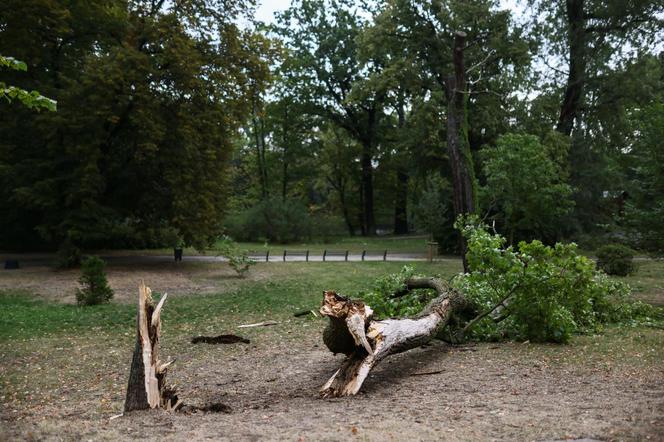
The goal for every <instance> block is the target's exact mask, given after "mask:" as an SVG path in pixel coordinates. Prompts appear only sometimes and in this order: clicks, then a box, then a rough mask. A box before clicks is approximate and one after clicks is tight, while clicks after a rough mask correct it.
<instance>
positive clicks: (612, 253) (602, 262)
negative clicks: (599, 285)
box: [596, 244, 634, 276]
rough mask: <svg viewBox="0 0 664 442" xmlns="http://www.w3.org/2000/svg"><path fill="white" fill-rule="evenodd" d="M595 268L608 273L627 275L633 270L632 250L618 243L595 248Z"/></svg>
mask: <svg viewBox="0 0 664 442" xmlns="http://www.w3.org/2000/svg"><path fill="white" fill-rule="evenodd" d="M596 253H597V268H599V269H601V270H602V271H604V272H605V273H607V274H608V275H618V276H627V275H629V274H630V273H632V272H633V271H634V262H633V259H634V251H633V250H632V249H630V248H629V247H626V246H623V245H620V244H608V245H605V246H602V247H600V248H599V249H597V252H596Z"/></svg>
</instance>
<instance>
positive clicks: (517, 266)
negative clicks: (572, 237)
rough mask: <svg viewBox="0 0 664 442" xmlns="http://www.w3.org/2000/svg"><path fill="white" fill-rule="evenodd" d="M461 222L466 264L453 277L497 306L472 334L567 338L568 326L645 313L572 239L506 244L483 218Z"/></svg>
mask: <svg viewBox="0 0 664 442" xmlns="http://www.w3.org/2000/svg"><path fill="white" fill-rule="evenodd" d="M462 228H463V234H464V235H465V236H466V238H467V239H468V262H469V264H470V268H471V272H470V273H469V274H466V275H464V276H463V277H461V278H459V279H457V280H456V282H455V284H456V286H457V287H458V288H459V289H460V290H462V291H463V292H464V293H465V294H466V295H467V296H468V297H469V298H470V299H471V300H472V301H473V302H474V303H475V304H476V305H477V306H478V307H479V311H481V312H486V311H490V310H491V309H493V308H494V307H496V306H498V307H497V308H496V310H495V312H496V314H495V315H493V316H492V315H487V317H486V318H485V319H483V320H481V321H480V322H478V323H477V324H475V325H474V327H473V328H472V330H471V332H472V335H473V336H477V337H481V338H485V339H486V338H488V339H503V338H509V339H521V340H525V339H529V340H531V341H537V342H546V341H549V342H566V341H568V340H569V338H570V337H571V335H572V334H574V333H583V332H588V331H592V330H595V329H596V328H597V327H599V326H600V325H601V324H603V323H607V322H619V321H625V320H630V319H634V318H636V317H637V316H638V315H641V314H648V313H649V309H648V307H647V306H646V305H643V304H640V303H637V302H633V301H631V300H630V288H629V286H627V285H626V284H623V283H620V282H616V281H613V280H611V279H609V278H608V277H607V276H606V275H605V274H604V273H602V272H597V271H596V270H595V263H594V262H593V261H592V260H591V259H589V258H587V257H585V256H583V255H579V254H578V253H577V251H576V245H575V244H573V243H572V244H562V243H557V244H556V245H555V246H553V247H549V246H545V245H544V244H542V243H541V242H540V241H537V240H535V241H532V242H529V243H527V242H520V243H519V244H518V246H517V247H513V246H508V247H506V246H505V242H506V241H505V238H503V237H502V236H500V235H497V234H491V233H489V232H487V230H486V228H485V227H483V226H477V225H473V224H468V225H465V226H462Z"/></svg>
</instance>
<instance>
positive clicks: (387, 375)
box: [0, 261, 664, 440]
mask: <svg viewBox="0 0 664 442" xmlns="http://www.w3.org/2000/svg"><path fill="white" fill-rule="evenodd" d="M661 265H662V263H661V262H654V263H652V264H649V265H647V266H645V267H644V266H642V267H641V268H640V269H639V272H641V271H644V273H643V274H641V273H637V274H636V275H634V276H631V277H629V278H625V279H627V280H630V281H635V282H639V281H640V284H641V285H640V286H639V288H638V290H639V292H638V294H639V296H640V297H643V298H648V297H650V298H652V299H661V298H660V297H661V293H660V292H659V290H660V288H661V286H662V282H663V277H662V274H663V273H662V272H658V270H661V268H662V267H661ZM402 266H403V264H402V263H390V262H387V263H383V262H369V263H328V264H324V263H271V264H259V265H257V267H256V268H254V269H252V270H251V272H250V276H249V277H248V278H246V279H244V280H241V279H231V280H229V279H227V278H225V277H224V281H223V283H224V285H223V291H221V292H219V293H214V294H204V295H196V294H190V295H187V296H177V294H176V293H174V292H170V293H171V295H170V297H169V300H168V301H167V303H166V307H165V310H164V313H163V316H162V318H163V321H164V323H163V338H162V354H163V359H170V358H177V362H176V363H175V366H174V368H173V371H172V373H171V374H169V379H170V380H171V381H172V382H174V383H176V384H177V385H178V388H179V391H181V393H182V397H183V398H184V399H185V401H186V402H187V403H193V404H198V405H204V404H206V403H211V402H218V401H222V402H224V403H227V404H230V405H231V406H232V408H233V410H234V411H233V413H232V414H231V415H229V416H227V417H226V416H224V417H221V418H220V417H215V416H199V417H193V416H192V417H189V418H187V417H173V418H172V419H175V420H174V421H173V422H176V423H177V427H178V428H179V431H184V432H185V433H186V434H190V433H191V434H193V436H190V437H191V438H192V439H198V438H201V439H202V438H205V437H213V438H214V437H215V434H216V433H215V431H218V429H219V428H222V429H223V431H224V434H225V435H226V437H230V438H236V439H243V438H245V437H249V436H248V433H242V431H245V430H242V428H245V427H252V428H253V427H257V428H260V426H261V425H262V424H263V423H265V422H266V420H265V419H266V418H265V416H273V417H274V419H277V420H279V424H278V425H280V428H282V429H283V430H282V431H284V433H278V434H277V435H275V436H274V437H271V436H270V434H273V435H274V433H269V432H268V433H265V432H261V431H258V430H257V431H258V433H259V434H260V435H262V437H263V438H277V439H290V440H296V439H297V438H298V437H299V434H300V433H298V431H300V429H301V428H319V430H310V433H308V434H309V435H311V437H306V439H312V440H318V439H320V438H325V437H328V436H329V434H333V435H334V436H333V437H331V439H344V438H345V437H344V435H345V434H346V433H341V434H338V433H329V432H330V431H338V430H337V429H336V427H334V428H331V427H330V425H331V424H330V422H329V420H326V419H324V418H323V417H322V416H321V417H319V416H318V414H317V413H315V411H314V410H317V409H320V410H323V409H325V410H329V412H330V413H331V414H333V415H337V416H346V414H345V413H349V411H348V408H349V407H352V409H353V413H352V414H353V417H352V418H351V419H355V420H351V421H350V422H351V423H352V422H355V423H353V424H352V425H353V426H354V427H357V428H359V430H358V431H359V435H360V437H362V435H364V438H365V439H368V440H381V439H383V437H384V436H386V435H388V434H392V433H390V432H392V431H397V432H398V431H405V433H404V434H408V435H409V436H410V437H411V438H415V439H417V438H421V439H427V438H435V437H434V436H431V435H428V433H426V431H428V430H427V427H426V426H423V425H421V423H422V422H428V423H429V424H431V421H432V420H433V422H434V424H435V425H438V426H439V427H440V428H441V430H440V431H448V429H449V428H454V429H455V431H458V432H459V433H458V434H459V437H460V439H458V440H463V439H474V438H477V437H478V436H479V435H483V434H486V432H487V431H491V432H493V433H492V434H493V436H492V437H496V438H498V439H501V438H512V439H535V438H542V437H541V436H543V437H544V438H547V437H550V438H559V439H560V438H564V437H563V436H570V435H571V436H596V437H599V438H601V437H602V436H604V437H606V438H611V437H615V435H617V437H618V438H619V439H625V438H627V439H630V438H646V437H648V436H650V437H653V436H654V435H656V434H661V433H659V432H660V430H661V429H662V428H664V420H662V419H660V418H657V417H656V414H654V415H653V413H654V412H653V411H652V410H651V409H650V408H648V407H651V406H652V405H649V404H651V403H649V402H647V400H649V399H648V398H649V397H652V394H655V390H652V388H655V387H653V385H655V386H656V385H660V386H661V385H662V381H664V372H663V371H662V367H661V361H662V360H663V359H664V331H663V330H661V329H657V328H648V327H629V326H620V327H618V326H610V327H607V328H606V329H605V330H604V331H603V332H602V333H599V334H596V335H589V336H578V337H575V338H574V339H573V340H572V342H571V343H570V344H569V345H564V346H561V345H550V344H521V343H499V344H491V343H483V344H478V345H476V346H472V345H471V346H468V347H465V348H460V349H458V350H456V349H454V348H452V349H448V348H447V347H441V346H440V344H436V345H434V346H432V347H431V348H429V349H424V350H420V349H418V350H412V351H411V352H409V353H408V354H405V355H399V356H395V357H394V359H393V362H394V363H393V362H392V361H390V360H388V361H386V363H384V364H383V365H382V366H381V369H380V370H378V371H377V372H376V376H377V379H376V380H374V381H373V382H369V383H368V384H367V386H366V393H365V394H362V395H360V397H358V398H355V399H348V400H342V401H321V400H320V399H317V398H316V389H317V388H318V387H319V386H320V385H321V384H322V383H323V382H324V381H325V380H326V378H327V377H329V375H330V374H331V372H332V371H333V370H335V369H336V366H338V364H339V362H340V359H339V357H337V358H334V357H333V356H332V355H331V354H330V353H329V352H327V350H326V349H325V348H324V346H323V345H322V342H321V332H322V329H323V327H324V325H325V320H323V319H322V318H318V317H314V316H313V315H308V316H305V317H302V318H295V317H293V313H294V312H297V311H301V310H305V309H312V310H317V307H318V305H319V303H320V299H321V292H322V290H326V289H335V290H338V291H340V292H341V293H344V294H346V295H351V296H357V294H358V293H360V292H361V291H363V290H368V289H369V288H370V287H371V285H372V283H373V281H374V279H375V278H376V277H379V276H382V275H384V274H386V273H391V272H395V271H398V270H399V269H400V268H401V267H402ZM413 266H415V267H416V269H417V271H418V272H421V273H424V274H428V275H432V274H438V275H440V276H442V277H444V278H450V277H452V276H453V275H454V274H456V273H457V272H458V271H459V270H460V263H459V262H458V261H457V262H454V261H444V262H438V263H432V264H429V263H423V262H419V263H414V264H413ZM198 267H201V268H205V269H209V268H211V267H213V265H211V264H207V263H206V264H201V265H193V264H192V265H189V267H187V269H188V271H190V272H191V273H196V271H197V268H198ZM251 273H254V274H255V276H256V278H255V279H252V276H251ZM639 275H640V276H639ZM198 277H200V276H196V275H194V276H193V279H196V278H198ZM630 278H631V279H630ZM147 281H148V282H149V281H150V279H147ZM210 281H214V278H208V280H207V283H210ZM229 284H230V286H229ZM158 296H159V295H158V294H156V297H158ZM0 311H2V312H3V313H2V315H0V405H1V407H2V410H1V411H0V439H5V440H11V439H17V438H19V439H22V438H29V437H34V438H37V439H40V438H53V437H63V438H65V439H75V438H78V437H83V438H85V439H89V438H97V437H99V438H105V439H117V438H120V439H123V438H136V437H140V436H143V437H145V436H146V435H150V436H151V437H152V436H153V433H151V431H155V430H154V428H155V425H153V424H152V423H150V422H149V421H147V422H146V421H145V417H141V415H140V414H138V415H137V417H128V418H123V419H120V420H117V421H113V423H112V424H109V423H108V422H109V421H108V418H109V417H110V416H113V415H116V414H117V413H120V412H121V409H122V404H123V400H124V392H125V388H126V380H127V372H128V368H129V361H130V359H131V352H132V350H133V343H134V339H135V330H134V327H135V325H134V324H135V322H134V321H135V316H134V315H135V305H134V303H133V302H127V301H126V300H123V301H121V302H118V301H114V302H112V303H111V304H108V305H102V306H94V307H85V308H82V307H77V306H75V305H71V304H66V303H62V302H52V301H47V300H44V299H39V298H36V297H35V296H33V295H32V294H31V293H29V292H26V291H21V290H3V291H0ZM266 320H273V321H277V322H279V324H277V325H274V326H270V327H258V328H249V329H238V328H237V326H238V325H240V324H246V323H253V322H259V321H266ZM222 333H235V334H239V335H241V336H243V337H245V338H248V339H250V340H251V344H249V345H244V344H234V345H227V346H209V345H200V344H199V345H192V344H190V342H189V341H190V339H191V337H193V336H198V335H206V336H216V335H218V334H222ZM418 361H419V362H418ZM420 364H421V365H420ZM420 371H424V372H431V373H440V374H433V375H431V376H433V378H429V377H428V376H423V377H420V376H416V377H409V376H410V375H409V374H408V373H414V372H420ZM448 373H453V376H454V383H452V384H449V383H447V381H446V379H447V378H446V376H447V375H448ZM570 380H572V381H570ZM392 382H397V386H399V387H398V391H399V392H400V393H399V395H397V396H395V394H396V392H393V391H391V390H390V388H387V387H386V386H387V385H390V384H391V383H392ZM430 382H435V383H437V384H439V385H441V386H443V387H445V385H447V387H445V388H443V389H442V390H439V389H436V388H434V389H433V390H432V389H431V385H430ZM570 382H572V383H571V384H570ZM503 384H504V385H503ZM572 384H573V387H572ZM501 385H502V386H501ZM381 386H382V387H383V388H382V389H381ZM450 388H452V390H450ZM557 389H559V390H560V391H559V392H558V393H555V394H553V395H552V393H551V392H552V391H556V390H557ZM450 391H456V392H457V393H458V394H461V395H462V396H455V394H457V393H454V394H453V395H452V396H449V395H450V394H452V393H450ZM616 392H618V393H616ZM365 395H366V396H365ZM440 395H443V396H444V397H446V398H447V399H446V400H437V399H436V397H437V396H440ZM446 395H447V396H446ZM506 395H507V396H506ZM459 397H463V400H462V401H461V402H459V403H458V404H463V403H467V402H468V401H471V402H472V404H471V405H469V407H470V408H465V409H464V408H463V407H462V405H458V404H457V405H455V406H453V407H452V411H450V410H449V407H450V405H445V404H446V403H451V402H457V401H458V400H459ZM350 401H352V402H350ZM368 401H372V402H371V403H369V402H368ZM373 401H376V402H373ZM524 401H525V403H524ZM609 402H610V403H611V404H612V405H611V406H612V407H613V408H614V409H615V412H614V411H611V412H610V413H609V412H608V411H606V410H603V408H602V407H603V406H604V405H603V404H606V403H609ZM362 404H364V405H362ZM473 404H474V405H473ZM396 405H398V406H396ZM655 405H657V404H655ZM365 406H367V408H365ZM393 406H395V408H394V413H396V414H394V416H393V415H392V414H389V413H391V412H388V414H389V416H386V417H385V420H384V421H381V422H382V424H381V425H387V426H386V427H381V428H379V432H378V433H372V432H371V431H373V430H370V429H369V428H367V426H366V425H364V426H363V424H364V422H367V423H368V422H374V420H372V418H371V416H373V412H372V411H371V410H372V408H373V407H378V408H380V409H383V410H388V409H390V407H393ZM460 406H461V407H462V408H459V409H457V408H458V407H460ZM404 407H405V408H404ZM445 407H447V408H445ZM455 407H456V408H455ZM501 407H503V408H501ZM520 407H525V408H526V409H527V410H528V413H527V415H526V416H524V415H523V413H521V412H520V411H519V410H521V408H520ZM588 407H590V408H591V409H593V410H595V409H596V410H595V412H596V413H600V414H601V415H602V419H600V420H592V419H591V420H589V421H587V420H583V421H581V420H578V419H580V418H578V419H577V420H575V419H576V418H575V417H574V416H575V413H576V414H578V416H581V415H582V414H583V416H586V415H585V414H584V413H587V411H584V410H587V409H588ZM638 407H641V408H638ZM402 408H403V410H402ZM613 408H612V409H613ZM485 409H486V410H489V411H490V410H501V409H502V410H503V411H500V412H499V413H501V414H499V415H495V414H485V413H486V412H485V411H483V410H485ZM266 410H270V411H266ZM455 410H456V411H455ZM464 410H465V411H464ZM602 410H603V411H602ZM639 410H641V411H639ZM643 410H646V411H643ZM452 412H453V413H452ZM403 413H406V414H405V415H407V416H411V418H412V419H414V420H413V421H409V423H408V424H407V425H406V426H405V427H402V426H399V428H392V427H389V422H399V419H402V418H403V416H404V414H403ZM450 413H452V414H451V415H450ZM491 413H494V411H491ZM496 413H498V412H496ZM570 413H571V414H570ZM606 413H609V415H607V414H606ZM625 413H632V415H634V416H636V417H635V420H633V421H630V422H622V421H620V418H619V417H618V416H621V415H625ZM639 413H641V414H639ZM432 415H433V416H438V417H433V418H432V417H431V416H432ZM160 416H161V415H160ZM450 416H451V417H450ZM454 416H456V417H454ZM488 416H489V417H490V416H493V417H490V418H489V417H488ZM607 416H608V417H607ZM653 416H654V417H653ZM346 418H349V416H346ZM496 418H498V419H499V421H498V422H496V421H495V419H496ZM124 419H126V420H124ZM159 419H161V420H164V419H166V421H169V422H170V419H171V418H166V417H160V418H159ZM183 419H184V420H183ZM270 419H272V418H270ZM321 419H322V420H321ZM436 419H438V420H439V421H436ZM441 419H442V421H441ZM449 419H451V420H449ZM584 419H585V417H584ZM63 422H68V424H67V425H66V426H64V427H63V425H64V424H63ZM160 422H161V421H160ZM436 422H438V423H436ZM607 422H608V423H607ZM159 425H161V424H159ZM159 425H156V426H157V427H159ZM164 425H165V426H168V425H170V424H168V425H167V424H164ZM607 425H608V426H607ZM303 426H304V427H303ZM517 426H518V427H519V428H522V427H523V428H522V429H521V430H519V432H514V431H516V430H514V428H516V427H517ZM3 427H4V428H3ZM132 428H133V430H132ZM510 428H511V429H512V430H510ZM201 429H205V430H201ZM350 429H351V428H350V427H349V428H348V429H342V431H350ZM574 429H576V430H574ZM582 429H584V430H583V431H582ZM3 431H4V432H6V433H3ZM132 431H133V432H132ZM156 431H157V435H159V434H161V435H162V436H164V435H166V436H167V435H168V434H170V433H163V432H165V431H166V430H165V429H158V430H156ZM196 431H203V433H202V434H198V433H195V432H196ZM265 431H268V430H265ZM270 431H271V430H270ZM316 431H323V433H316ZM510 431H512V433H510ZM574 431H577V433H574ZM160 432H161V433H160ZM187 432H189V433H187ZM192 432H193V433H192ZM326 432H327V433H326ZM178 434H183V433H178ZM352 434H355V432H352ZM397 434H398V433H397ZM3 435H4V437H3ZM350 435H351V433H350V432H349V433H348V437H350Z"/></svg>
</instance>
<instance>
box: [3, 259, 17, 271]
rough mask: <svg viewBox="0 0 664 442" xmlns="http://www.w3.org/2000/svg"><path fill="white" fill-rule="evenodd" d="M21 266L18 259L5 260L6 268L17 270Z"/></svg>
mask: <svg viewBox="0 0 664 442" xmlns="http://www.w3.org/2000/svg"><path fill="white" fill-rule="evenodd" d="M18 268H19V265H18V260H17V259H8V260H6V261H5V270H16V269H18Z"/></svg>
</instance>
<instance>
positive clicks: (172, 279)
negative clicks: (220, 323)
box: [0, 261, 289, 304]
mask: <svg viewBox="0 0 664 442" xmlns="http://www.w3.org/2000/svg"><path fill="white" fill-rule="evenodd" d="M280 270H281V272H279V271H280ZM275 271H276V272H277V273H276V274H277V276H278V274H279V273H284V274H285V273H286V272H288V271H289V269H287V268H283V267H281V266H275V267H273V268H271V269H269V271H268V270H267V269H266V267H265V266H260V265H259V266H256V267H254V268H253V269H252V271H251V273H250V274H249V277H248V278H246V279H240V278H238V277H237V275H236V274H235V272H234V271H233V270H232V269H231V268H230V267H228V265H226V264H223V263H206V262H200V263H199V262H182V263H175V262H170V261H169V262H153V263H150V262H148V263H145V262H141V263H140V264H115V265H112V266H108V267H107V269H106V275H107V278H108V283H109V285H110V286H111V288H112V289H113V291H114V292H115V295H114V297H113V299H114V301H116V302H122V303H124V302H134V301H135V300H136V287H137V281H140V280H145V281H148V282H149V283H150V284H151V285H152V286H153V287H155V289H157V290H158V291H160V292H162V293H163V292H169V293H177V294H178V295H185V296H186V295H192V294H208V293H220V292H225V291H227V290H231V289H235V288H237V287H240V286H242V285H243V284H248V283H251V282H256V281H261V280H264V279H266V278H268V277H275ZM80 275H81V272H80V270H79V269H71V270H54V269H53V268H52V267H50V266H48V265H46V264H42V263H39V264H35V265H28V266H26V267H24V268H22V269H21V270H20V271H9V272H3V273H2V274H1V275H0V290H2V289H21V290H25V291H28V292H30V293H34V294H36V295H37V296H39V297H41V298H44V299H47V300H49V301H57V302H65V303H70V304H73V303H76V297H75V293H76V288H78V287H79V284H78V278H79V277H80Z"/></svg>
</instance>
